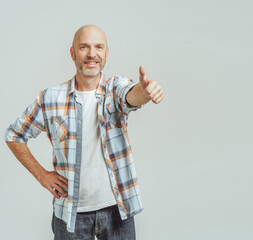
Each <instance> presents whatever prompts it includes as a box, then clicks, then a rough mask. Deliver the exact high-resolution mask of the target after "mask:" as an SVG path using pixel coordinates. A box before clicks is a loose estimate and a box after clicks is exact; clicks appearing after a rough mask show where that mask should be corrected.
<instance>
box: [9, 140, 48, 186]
mask: <svg viewBox="0 0 253 240" xmlns="http://www.w3.org/2000/svg"><path fill="white" fill-rule="evenodd" d="M6 144H7V145H8V147H9V148H10V149H11V151H12V152H13V154H14V155H15V157H16V158H17V159H18V160H19V161H20V162H21V163H22V164H23V166H24V167H26V169H27V170H28V171H29V172H30V173H31V174H32V175H33V176H34V177H35V178H36V179H37V180H38V181H39V182H40V179H41V178H42V175H43V174H44V173H45V172H46V170H45V169H44V168H43V167H42V166H41V165H40V164H39V163H38V162H37V161H36V159H35V158H34V157H33V155H32V154H31V152H30V150H29V148H28V147H27V145H26V144H24V143H20V142H8V141H6Z"/></svg>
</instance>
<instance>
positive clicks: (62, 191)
mask: <svg viewBox="0 0 253 240" xmlns="http://www.w3.org/2000/svg"><path fill="white" fill-rule="evenodd" d="M54 188H55V190H56V192H57V191H58V194H59V192H60V193H61V195H63V196H66V195H67V192H66V191H64V190H63V189H62V188H61V187H60V186H58V185H54Z"/></svg>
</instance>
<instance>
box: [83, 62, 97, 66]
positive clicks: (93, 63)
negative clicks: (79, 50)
mask: <svg viewBox="0 0 253 240" xmlns="http://www.w3.org/2000/svg"><path fill="white" fill-rule="evenodd" d="M84 64H87V65H91V66H95V65H96V64H98V61H85V62H84Z"/></svg>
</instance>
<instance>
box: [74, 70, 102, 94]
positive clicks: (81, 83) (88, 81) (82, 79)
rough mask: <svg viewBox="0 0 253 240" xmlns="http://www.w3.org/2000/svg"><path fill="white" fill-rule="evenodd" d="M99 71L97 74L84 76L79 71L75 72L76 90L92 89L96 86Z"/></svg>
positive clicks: (99, 75)
mask: <svg viewBox="0 0 253 240" xmlns="http://www.w3.org/2000/svg"><path fill="white" fill-rule="evenodd" d="M101 74H102V73H101V72H100V73H99V74H98V75H97V76H94V77H93V76H85V75H83V74H82V73H80V72H79V71H77V72H76V84H75V88H76V89H77V90H78V91H92V90H94V89H96V88H97V86H98V83H99V80H100V78H101Z"/></svg>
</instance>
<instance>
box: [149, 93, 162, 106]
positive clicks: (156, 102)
mask: <svg viewBox="0 0 253 240" xmlns="http://www.w3.org/2000/svg"><path fill="white" fill-rule="evenodd" d="M163 98H164V95H163V94H162V95H161V96H160V97H159V98H157V99H156V100H155V101H153V100H152V101H153V102H154V103H155V104H158V103H160V102H161V101H162V100H163Z"/></svg>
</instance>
